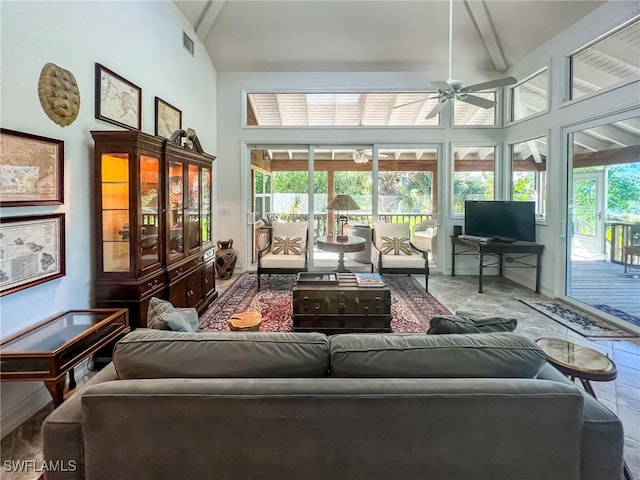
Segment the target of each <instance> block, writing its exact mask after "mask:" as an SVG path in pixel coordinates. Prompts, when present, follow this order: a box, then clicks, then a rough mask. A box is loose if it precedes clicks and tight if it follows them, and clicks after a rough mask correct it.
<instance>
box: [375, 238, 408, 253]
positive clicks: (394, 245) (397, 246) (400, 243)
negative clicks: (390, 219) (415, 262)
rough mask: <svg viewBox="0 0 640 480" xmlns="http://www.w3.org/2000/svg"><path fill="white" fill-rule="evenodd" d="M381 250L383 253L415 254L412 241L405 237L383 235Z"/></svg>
mask: <svg viewBox="0 0 640 480" xmlns="http://www.w3.org/2000/svg"><path fill="white" fill-rule="evenodd" d="M380 240H381V242H382V245H380V252H382V254H383V255H413V252H412V251H411V243H410V242H409V239H408V238H405V237H387V236H384V235H383V236H381V237H380Z"/></svg>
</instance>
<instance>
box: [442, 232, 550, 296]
mask: <svg viewBox="0 0 640 480" xmlns="http://www.w3.org/2000/svg"><path fill="white" fill-rule="evenodd" d="M456 245H459V246H461V247H465V249H464V250H461V251H458V252H456ZM543 250H544V245H542V244H541V243H535V242H522V241H515V242H509V243H507V242H496V241H488V242H478V241H473V240H469V239H467V238H462V237H458V236H455V235H451V276H453V277H455V275H456V256H457V255H475V256H479V264H478V293H482V275H483V270H484V269H485V268H487V267H496V266H497V267H498V271H499V272H500V276H502V272H503V268H502V267H503V266H504V265H505V264H506V265H508V266H509V268H535V269H536V288H535V291H536V293H540V270H541V267H542V251H543ZM505 254H511V255H509V256H506V257H505ZM485 256H486V257H488V258H489V261H488V262H487V263H485ZM530 256H535V257H536V264H535V265H532V264H530V263H527V262H524V261H522V260H523V259H524V258H526V257H530Z"/></svg>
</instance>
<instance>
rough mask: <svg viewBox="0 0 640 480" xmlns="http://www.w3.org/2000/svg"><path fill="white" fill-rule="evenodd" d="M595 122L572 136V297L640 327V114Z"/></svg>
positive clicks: (569, 190) (568, 270)
mask: <svg viewBox="0 0 640 480" xmlns="http://www.w3.org/2000/svg"><path fill="white" fill-rule="evenodd" d="M620 117H623V116H620V115H619V116H618V118H617V119H616V120H615V121H611V122H609V123H603V122H602V121H600V122H595V121H594V122H590V123H588V124H585V125H581V126H577V127H576V128H575V129H574V130H572V131H571V132H569V133H568V148H569V168H568V171H567V173H568V178H567V179H568V182H567V185H568V188H567V199H568V202H567V206H568V208H567V243H566V246H567V255H566V259H567V265H566V288H565V293H566V295H567V297H569V298H570V299H573V300H576V301H578V302H581V303H584V304H586V305H588V306H589V307H592V308H594V309H597V310H600V311H603V312H606V313H608V314H611V315H613V316H615V317H617V318H618V319H620V321H621V322H631V323H633V324H635V325H637V326H640V258H638V256H633V255H632V256H629V257H628V258H627V260H628V263H629V264H630V265H627V266H626V268H625V265H624V260H625V252H628V251H630V249H629V247H633V246H636V245H638V246H640V117H631V118H624V117H623V118H620Z"/></svg>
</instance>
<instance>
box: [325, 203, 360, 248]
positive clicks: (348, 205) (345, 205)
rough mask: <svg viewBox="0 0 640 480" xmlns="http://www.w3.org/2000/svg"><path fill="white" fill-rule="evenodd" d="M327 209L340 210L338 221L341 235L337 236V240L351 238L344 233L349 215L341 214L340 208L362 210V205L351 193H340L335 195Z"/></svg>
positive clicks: (342, 240) (341, 240)
mask: <svg viewBox="0 0 640 480" xmlns="http://www.w3.org/2000/svg"><path fill="white" fill-rule="evenodd" d="M327 210H336V211H337V212H338V223H340V235H337V236H336V240H338V241H339V242H344V241H346V240H348V239H349V237H347V236H346V235H345V234H344V224H345V223H347V221H348V220H349V217H347V215H340V210H343V211H345V210H360V207H359V206H358V204H357V203H356V202H355V200H354V199H353V198H351V195H345V194H340V195H336V196H335V197H333V200H331V201H330V202H329V205H327Z"/></svg>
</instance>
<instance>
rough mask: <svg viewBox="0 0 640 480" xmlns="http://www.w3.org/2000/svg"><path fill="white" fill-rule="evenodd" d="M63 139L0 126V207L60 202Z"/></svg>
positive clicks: (61, 196) (58, 203) (62, 181)
mask: <svg viewBox="0 0 640 480" xmlns="http://www.w3.org/2000/svg"><path fill="white" fill-rule="evenodd" d="M63 176H64V142H63V141H62V140H54V139H53V138H46V137H39V136H37V135H31V134H30V133H22V132H16V131H14V130H8V129H6V128H1V129H0V207H24V206H31V205H61V204H62V203H63V201H64V194H63V188H64V179H63Z"/></svg>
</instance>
